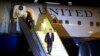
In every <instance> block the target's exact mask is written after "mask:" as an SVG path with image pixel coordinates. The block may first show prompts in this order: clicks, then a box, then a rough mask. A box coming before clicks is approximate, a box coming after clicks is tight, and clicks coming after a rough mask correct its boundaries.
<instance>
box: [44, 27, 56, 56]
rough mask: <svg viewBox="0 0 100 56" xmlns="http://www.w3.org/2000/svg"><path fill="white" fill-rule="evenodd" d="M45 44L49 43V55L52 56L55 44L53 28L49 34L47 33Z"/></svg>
mask: <svg viewBox="0 0 100 56" xmlns="http://www.w3.org/2000/svg"><path fill="white" fill-rule="evenodd" d="M45 42H46V43H47V51H48V54H49V55H51V51H52V44H53V42H54V33H53V32H52V29H51V28H50V29H49V32H48V33H46V36H45Z"/></svg>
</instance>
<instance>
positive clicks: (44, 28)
mask: <svg viewBox="0 0 100 56" xmlns="http://www.w3.org/2000/svg"><path fill="white" fill-rule="evenodd" d="M49 28H51V29H53V27H52V26H51V24H50V21H49V20H48V19H47V18H45V19H44V20H43V22H42V23H41V27H40V31H42V32H44V33H47V32H48V31H49ZM53 31H54V30H53Z"/></svg>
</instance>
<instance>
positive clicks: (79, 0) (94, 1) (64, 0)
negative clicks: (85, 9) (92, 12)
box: [0, 0, 100, 7]
mask: <svg viewBox="0 0 100 56" xmlns="http://www.w3.org/2000/svg"><path fill="white" fill-rule="evenodd" d="M0 1H11V2H30V3H34V1H35V0H0ZM44 2H56V3H60V4H62V5H68V2H72V5H75V6H77V5H78V6H92V7H100V2H99V0H38V2H37V3H44Z"/></svg>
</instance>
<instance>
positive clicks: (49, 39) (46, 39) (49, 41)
mask: <svg viewBox="0 0 100 56" xmlns="http://www.w3.org/2000/svg"><path fill="white" fill-rule="evenodd" d="M53 41H54V33H52V35H51V38H50V35H49V32H48V33H47V34H46V36H45V42H47V43H48V44H52V42H53Z"/></svg>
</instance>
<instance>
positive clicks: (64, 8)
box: [0, 3, 100, 56]
mask: <svg viewBox="0 0 100 56" xmlns="http://www.w3.org/2000/svg"><path fill="white" fill-rule="evenodd" d="M20 6H21V8H19V7H20ZM0 12H2V13H1V15H3V17H5V18H3V17H1V18H2V19H3V20H1V23H2V24H1V29H2V30H0V32H1V33H2V32H5V33H15V32H16V31H15V27H16V25H15V24H14V23H15V22H18V18H19V17H24V18H25V19H24V20H26V17H27V15H28V14H27V12H29V13H30V15H31V18H32V20H33V21H34V25H31V24H29V25H31V26H33V28H32V29H33V30H34V31H35V32H36V33H37V35H38V36H39V39H41V42H42V43H44V42H43V39H42V37H41V36H40V35H39V34H42V35H43V36H44V35H45V33H47V32H48V31H49V28H52V29H53V31H54V33H55V34H56V36H58V37H57V39H59V40H56V41H60V40H62V41H60V43H63V44H64V46H65V48H66V49H67V48H69V49H67V51H69V52H68V53H69V54H70V56H71V55H72V56H73V54H74V55H76V56H77V55H78V54H77V53H78V47H79V45H80V42H84V41H88V40H92V39H96V38H97V39H98V38H99V37H100V8H97V7H88V6H87V7H86V6H71V5H59V4H45V3H44V4H33V3H25V4H23V5H22V4H14V3H5V4H3V3H1V5H0ZM10 13H11V14H10ZM10 17H11V18H10ZM5 22H6V24H5ZM5 26H6V28H5ZM22 26H23V24H22ZM22 26H21V27H22ZM23 27H24V26H23ZM23 27H22V29H24V28H23ZM25 29H27V28H25ZM26 31H27V30H26ZM23 32H24V33H25V30H23ZM41 32H42V33H41ZM26 35H27V34H26V33H25V36H26ZM27 36H29V35H27ZM27 38H28V37H27ZM28 41H29V40H28ZM56 45H58V44H57V43H56V44H55V46H56ZM61 45H62V44H61ZM59 46H60V45H59ZM44 47H45V46H44ZM31 48H32V47H31ZM62 48H63V49H64V47H62ZM59 49H60V48H59ZM74 50H76V51H74ZM72 53H73V54H72ZM66 55H67V54H66Z"/></svg>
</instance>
